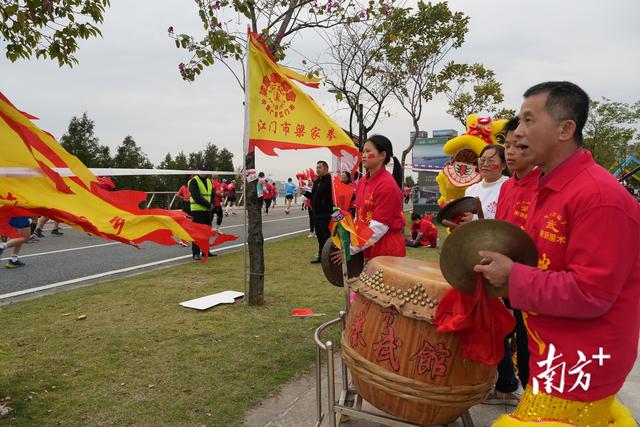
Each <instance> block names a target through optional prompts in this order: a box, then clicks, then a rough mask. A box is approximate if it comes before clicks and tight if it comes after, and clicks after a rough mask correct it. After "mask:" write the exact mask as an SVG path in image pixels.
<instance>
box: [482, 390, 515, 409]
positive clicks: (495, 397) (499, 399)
mask: <svg viewBox="0 0 640 427" xmlns="http://www.w3.org/2000/svg"><path fill="white" fill-rule="evenodd" d="M521 397H522V395H521V394H520V393H518V392H517V391H514V392H512V393H502V392H500V391H495V390H494V391H492V392H491V393H489V394H488V395H487V397H485V398H484V401H483V402H482V403H484V404H485V405H509V406H514V407H515V406H518V402H520V398H521Z"/></svg>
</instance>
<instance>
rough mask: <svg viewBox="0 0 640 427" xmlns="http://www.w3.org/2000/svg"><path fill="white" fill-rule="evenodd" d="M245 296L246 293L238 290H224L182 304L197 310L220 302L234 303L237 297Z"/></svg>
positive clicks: (205, 308)
mask: <svg viewBox="0 0 640 427" xmlns="http://www.w3.org/2000/svg"><path fill="white" fill-rule="evenodd" d="M242 296H244V293H242V292H237V291H224V292H218V293H217V294H212V295H207V296H206V297H200V298H196V299H192V300H189V301H184V302H181V303H180V305H181V306H183V307H187V308H194V309H196V310H207V309H209V308H211V307H214V306H216V305H218V304H233V303H234V302H235V301H236V298H240V297H242Z"/></svg>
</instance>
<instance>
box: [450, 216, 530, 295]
mask: <svg viewBox="0 0 640 427" xmlns="http://www.w3.org/2000/svg"><path fill="white" fill-rule="evenodd" d="M481 250H485V251H492V252H498V253H501V254H503V255H506V256H508V257H509V258H511V259H512V260H513V261H514V262H518V263H521V264H526V265H530V266H536V265H537V264H538V250H537V249H536V246H535V243H534V242H533V240H532V239H531V237H529V235H528V234H527V233H526V232H525V231H524V230H522V229H521V228H519V227H517V226H515V225H513V224H511V223H509V222H506V221H502V220H498V219H480V220H477V221H471V222H468V223H466V224H463V225H461V226H459V227H458V228H456V229H455V230H454V231H453V232H452V233H451V234H450V235H449V236H448V237H447V239H446V240H445V241H444V244H443V245H442V251H441V252H440V269H441V270H442V274H443V275H444V278H445V279H446V280H447V282H449V284H450V285H451V286H453V287H454V288H455V289H457V290H459V291H460V292H464V293H467V294H470V295H473V294H474V293H475V289H476V274H477V273H476V272H475V271H473V267H474V266H475V265H477V264H481V263H484V262H486V261H488V260H484V259H482V258H481V257H480V255H478V251H481ZM485 289H486V290H487V293H488V294H489V296H492V297H498V296H501V297H502V296H506V295H507V293H508V290H509V289H508V287H507V286H505V287H501V288H496V287H495V286H493V285H491V284H490V283H488V282H487V281H486V280H485Z"/></svg>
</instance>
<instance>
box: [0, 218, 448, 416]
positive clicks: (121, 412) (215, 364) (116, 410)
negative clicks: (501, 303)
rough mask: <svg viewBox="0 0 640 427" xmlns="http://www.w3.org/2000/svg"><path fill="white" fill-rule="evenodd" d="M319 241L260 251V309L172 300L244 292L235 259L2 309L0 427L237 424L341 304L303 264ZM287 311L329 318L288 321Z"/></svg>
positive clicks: (284, 378) (433, 256)
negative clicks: (198, 307)
mask: <svg viewBox="0 0 640 427" xmlns="http://www.w3.org/2000/svg"><path fill="white" fill-rule="evenodd" d="M441 231H442V230H441ZM442 240H443V239H442V238H441V242H442ZM316 245H317V242H316V240H315V239H307V238H306V237H297V238H292V239H289V240H286V241H280V242H272V243H267V244H266V245H265V256H266V268H267V273H266V276H265V296H266V297H265V300H266V303H265V305H264V306H263V307H257V308H255V307H251V308H250V307H245V306H244V305H241V304H235V305H223V306H218V307H216V308H213V309H211V310H209V311H206V312H198V311H195V310H190V309H186V308H183V307H181V306H179V305H178V302H180V301H184V300H188V299H192V298H197V297H200V296H204V295H208V294H211V293H214V292H219V291H224V290H238V291H242V286H243V285H242V253H241V252H236V253H230V254H225V255H222V256H218V257H216V258H214V259H212V260H210V261H209V262H208V263H207V264H200V263H188V264H184V265H180V266H177V267H172V268H167V269H162V270H157V271H154V272H150V273H146V274H143V275H138V276H134V277H130V278H124V279H120V280H114V281H109V282H105V283H101V284H98V285H94V286H90V287H85V288H80V289H75V290H70V291H67V292H62V293H59V294H56V295H51V296H46V297H43V298H39V299H35V300H32V301H27V302H21V303H16V304H12V305H8V306H3V307H0V324H1V325H2V332H0V339H1V340H2V341H4V342H5V343H6V344H7V346H6V348H4V355H0V399H1V398H3V397H4V396H10V397H11V398H12V401H11V403H10V406H11V407H13V409H14V412H13V413H12V414H11V415H10V416H9V417H8V418H6V419H3V420H0V426H2V425H12V426H32V425H125V424H126V425H144V426H151V425H215V426H231V425H240V423H241V421H242V416H243V414H244V412H245V411H246V410H247V409H249V408H250V407H251V406H253V405H255V404H256V403H257V402H259V401H260V400H261V399H263V398H264V397H266V396H267V395H269V394H270V393H273V392H276V391H277V390H278V388H279V387H280V386H281V385H283V384H284V383H286V382H288V381H290V380H291V379H292V378H294V377H295V376H296V375H298V374H300V373H302V372H305V371H307V370H308V369H310V368H311V367H312V365H313V363H314V358H315V350H314V344H313V338H312V336H313V331H314V329H315V328H316V327H317V326H318V325H320V324H321V323H323V322H325V321H327V320H330V319H332V318H334V317H335V316H336V315H337V313H338V311H339V310H340V309H341V307H342V302H343V294H342V289H339V288H336V287H334V286H331V285H329V284H328V282H327V281H326V280H325V278H324V276H323V274H322V270H321V267H320V266H319V265H311V264H309V260H310V259H311V258H312V254H313V253H314V252H315V250H316ZM438 254H439V249H424V248H423V249H409V252H408V256H410V257H413V258H419V259H430V260H437V258H438ZM293 308H312V309H313V310H315V311H316V312H319V313H326V316H324V317H316V318H308V319H297V318H291V317H289V314H290V312H291V310H292V309H293ZM81 315H86V319H84V320H77V318H78V316H81Z"/></svg>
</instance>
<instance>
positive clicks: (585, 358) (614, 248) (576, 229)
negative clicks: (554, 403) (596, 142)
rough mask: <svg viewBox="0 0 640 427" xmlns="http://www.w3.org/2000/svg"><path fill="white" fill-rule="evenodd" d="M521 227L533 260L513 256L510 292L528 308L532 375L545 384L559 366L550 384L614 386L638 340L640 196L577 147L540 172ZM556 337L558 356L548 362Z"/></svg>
mask: <svg viewBox="0 0 640 427" xmlns="http://www.w3.org/2000/svg"><path fill="white" fill-rule="evenodd" d="M525 230H526V231H527V233H529V235H530V236H531V237H532V238H533V239H534V241H535V242H536V247H537V248H538V256H539V259H538V267H537V268H535V267H528V266H525V265H522V264H514V265H513V268H512V270H511V275H510V277H509V297H510V300H511V305H512V306H513V307H514V308H519V309H522V310H523V314H524V315H525V324H526V325H527V329H528V332H529V350H530V351H531V359H530V362H529V367H530V369H531V379H530V380H529V382H530V384H533V382H534V379H537V381H538V383H539V389H540V391H543V392H547V390H546V389H545V384H546V383H545V379H544V378H545V377H548V376H549V375H550V374H552V373H555V377H554V380H553V381H551V383H550V384H552V385H553V388H552V389H551V390H550V394H552V395H555V396H558V397H561V398H564V399H569V400H577V401H594V400H598V399H602V398H604V397H606V396H611V395H613V394H615V393H617V392H618V390H620V388H621V387H622V385H623V383H624V380H625V378H626V376H627V374H628V373H629V371H630V370H631V368H632V367H633V364H634V362H635V360H636V353H637V349H638V334H639V332H640V205H639V204H638V202H636V201H635V200H634V199H633V198H632V197H631V196H630V195H629V194H628V193H627V191H626V190H625V189H624V187H622V185H620V183H618V182H617V181H616V179H615V178H614V177H613V176H612V175H611V174H609V173H608V172H607V171H606V170H605V169H603V168H601V167H600V166H598V165H597V164H596V163H595V162H594V161H593V158H592V157H591V154H590V153H589V152H587V151H585V150H582V149H579V150H578V151H577V152H576V153H574V154H573V155H572V156H571V157H569V158H568V159H567V160H566V161H564V162H563V163H562V164H560V165H559V166H557V167H556V168H554V169H553V170H551V171H550V172H549V173H548V174H546V175H545V176H542V177H541V178H540V180H539V183H538V191H537V194H536V196H535V197H534V199H533V201H532V202H531V206H530V208H529V218H528V219H527V223H526V226H525ZM525 311H526V312H525ZM552 345H553V347H554V350H555V356H554V357H556V359H555V360H553V361H552V363H550V364H545V362H546V361H548V360H549V358H550V356H552V354H550V349H551V346H552ZM560 355H562V356H560ZM606 355H609V356H610V358H609V359H606V358H604V356H606ZM587 362H589V363H588V364H586V365H585V363H587ZM572 368H573V372H570V371H572ZM563 369H564V372H562V370H563ZM580 371H582V373H583V374H589V375H590V377H589V378H588V379H587V378H586V377H585V376H584V375H582V376H581V375H580ZM562 378H563V379H564V385H563V387H560V380H561V379H562ZM586 381H589V383H588V387H586V384H585V382H586ZM560 388H562V390H560ZM585 388H587V390H585Z"/></svg>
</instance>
